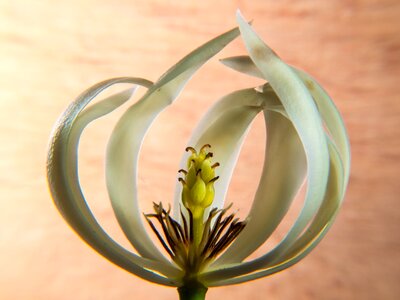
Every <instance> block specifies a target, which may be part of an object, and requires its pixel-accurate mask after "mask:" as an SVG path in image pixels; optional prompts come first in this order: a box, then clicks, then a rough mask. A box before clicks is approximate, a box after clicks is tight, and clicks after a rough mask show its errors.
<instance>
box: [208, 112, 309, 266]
mask: <svg viewBox="0 0 400 300" xmlns="http://www.w3.org/2000/svg"><path fill="white" fill-rule="evenodd" d="M267 109H268V106H267V107H266V110H265V111H264V116H265V123H266V128H267V145H266V149H265V151H266V152H265V160H264V167H263V172H262V175H261V179H260V182H259V185H258V189H257V193H256V195H255V198H254V202H253V205H252V207H251V210H250V213H249V217H248V222H247V225H246V227H245V228H244V230H243V231H242V232H241V234H240V235H239V236H238V237H237V239H236V240H235V242H234V243H233V244H232V245H231V246H230V247H229V248H228V249H227V250H226V252H225V253H224V254H223V255H222V256H221V257H220V258H219V259H218V260H217V261H216V263H215V264H214V267H216V266H218V265H221V264H229V263H231V262H235V261H241V260H242V259H243V258H244V257H245V256H247V254H248V253H252V252H253V251H254V250H255V249H256V248H258V246H259V245H261V244H262V243H264V241H265V240H266V239H267V238H268V237H269V236H270V235H271V234H272V233H273V231H274V230H275V229H276V227H277V226H278V225H279V223H280V222H281V220H282V219H283V217H284V216H285V215H286V213H287V211H288V209H289V207H290V204H291V203H292V201H293V199H294V197H295V195H296V194H297V192H298V190H299V188H300V186H301V184H302V183H303V181H304V177H305V174H306V168H307V164H306V159H305V154H304V150H303V145H302V143H301V141H300V139H299V137H298V134H297V132H296V130H295V129H294V127H293V124H292V122H291V121H290V120H288V119H287V118H286V117H285V116H283V115H282V114H280V113H276V112H269V111H268V110H267Z"/></svg>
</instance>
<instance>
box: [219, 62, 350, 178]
mask: <svg viewBox="0 0 400 300" xmlns="http://www.w3.org/2000/svg"><path fill="white" fill-rule="evenodd" d="M220 61H221V62H222V63H223V64H224V65H225V66H227V67H230V68H232V69H234V70H236V71H238V72H242V73H245V74H248V75H251V76H255V77H258V78H262V79H264V77H263V74H262V73H261V72H260V70H259V69H258V68H257V66H256V65H255V64H254V62H253V61H252V60H251V58H250V57H249V56H247V55H243V56H235V57H228V58H224V59H221V60H220ZM292 69H293V70H294V71H295V72H296V74H297V75H298V76H299V78H300V79H301V80H302V81H303V83H304V85H305V86H306V87H307V89H308V91H309V92H310V94H311V95H312V97H313V99H314V101H315V104H316V105H317V107H318V110H319V112H320V114H321V117H322V119H323V121H324V123H325V125H326V127H327V129H328V132H329V133H330V134H331V135H332V138H333V141H334V143H335V144H336V145H337V147H338V150H339V154H340V157H341V158H342V160H343V164H344V166H345V168H344V169H345V176H344V181H345V183H346V184H347V182H348V179H349V174H350V147H349V145H350V143H349V138H348V136H347V133H346V128H345V126H344V123H343V120H342V117H341V116H340V113H339V111H338V109H337V108H336V106H335V104H334V102H333V101H332V99H331V98H330V97H329V95H328V93H327V92H326V91H325V90H324V89H323V88H322V87H321V85H320V84H319V83H318V82H317V81H316V80H315V79H314V78H312V77H311V76H310V75H308V74H307V73H306V72H304V71H301V70H299V69H297V68H295V67H292Z"/></svg>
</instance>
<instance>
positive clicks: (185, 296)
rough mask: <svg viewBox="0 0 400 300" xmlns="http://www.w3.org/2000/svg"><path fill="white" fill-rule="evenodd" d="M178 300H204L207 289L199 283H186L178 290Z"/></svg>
mask: <svg viewBox="0 0 400 300" xmlns="http://www.w3.org/2000/svg"><path fill="white" fill-rule="evenodd" d="M178 293H179V299H180V300H204V299H205V297H206V293H207V288H206V287H205V286H204V285H202V284H201V283H199V282H197V281H196V282H188V283H186V284H185V285H184V286H181V287H179V288H178Z"/></svg>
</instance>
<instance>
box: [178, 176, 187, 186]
mask: <svg viewBox="0 0 400 300" xmlns="http://www.w3.org/2000/svg"><path fill="white" fill-rule="evenodd" d="M178 181H179V182H181V183H182V185H186V181H185V179H183V178H181V177H179V178H178Z"/></svg>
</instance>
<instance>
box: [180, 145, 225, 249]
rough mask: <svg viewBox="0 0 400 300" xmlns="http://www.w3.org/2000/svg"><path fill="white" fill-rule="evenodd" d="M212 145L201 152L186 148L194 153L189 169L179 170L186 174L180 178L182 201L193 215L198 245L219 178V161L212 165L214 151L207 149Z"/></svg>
mask: <svg viewBox="0 0 400 300" xmlns="http://www.w3.org/2000/svg"><path fill="white" fill-rule="evenodd" d="M209 148H210V145H204V146H203V147H202V148H201V149H200V152H199V153H197V151H196V150H195V149H194V148H192V147H188V148H186V151H191V152H192V155H191V156H190V157H189V159H188V162H187V168H188V170H187V171H186V170H183V169H181V170H179V172H181V173H182V174H184V178H179V181H180V182H182V185H183V188H182V203H183V205H184V206H185V207H186V209H187V210H188V211H190V212H191V214H192V216H193V239H194V244H195V245H196V246H198V245H199V244H200V242H201V238H202V235H203V227H204V224H203V220H204V212H205V209H206V208H207V207H209V206H210V205H211V204H212V202H213V200H214V195H215V191H214V182H215V181H216V180H217V179H218V176H217V177H216V176H215V167H217V166H219V164H218V163H215V164H213V165H212V163H211V158H212V156H213V154H212V152H208V151H207V150H208V149H209Z"/></svg>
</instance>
